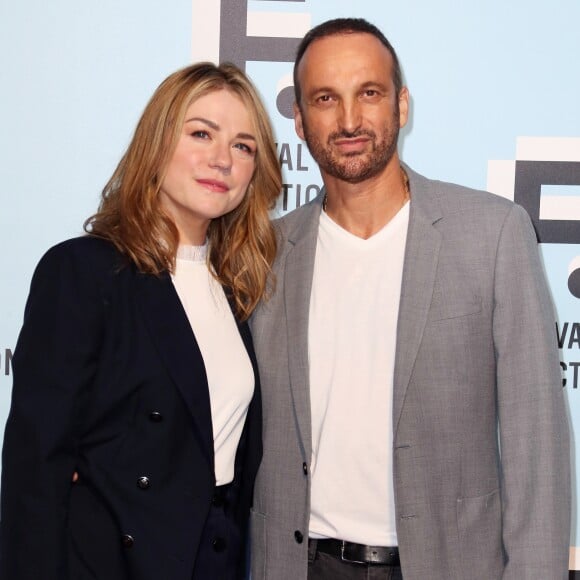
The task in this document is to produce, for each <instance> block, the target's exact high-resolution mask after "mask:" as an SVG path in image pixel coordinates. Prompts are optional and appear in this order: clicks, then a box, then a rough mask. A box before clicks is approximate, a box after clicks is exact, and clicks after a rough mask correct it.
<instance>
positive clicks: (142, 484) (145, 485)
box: [137, 476, 151, 489]
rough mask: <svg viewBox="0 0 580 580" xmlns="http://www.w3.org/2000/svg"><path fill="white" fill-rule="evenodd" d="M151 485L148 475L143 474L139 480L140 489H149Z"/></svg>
mask: <svg viewBox="0 0 580 580" xmlns="http://www.w3.org/2000/svg"><path fill="white" fill-rule="evenodd" d="M150 485H151V482H150V481H149V478H148V477H145V476H142V477H140V478H139V479H138V480H137V487H138V488H139V489H148V488H149V486H150Z"/></svg>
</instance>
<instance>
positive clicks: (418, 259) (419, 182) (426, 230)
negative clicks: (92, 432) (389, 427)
mask: <svg viewBox="0 0 580 580" xmlns="http://www.w3.org/2000/svg"><path fill="white" fill-rule="evenodd" d="M405 169H406V171H407V173H408V175H409V178H410V183H411V207H410V216H409V230H408V233H407V245H406V249H405V262H404V266H403V281H402V286H401V300H400V304H399V318H398V324H397V348H396V354H395V376H394V385H393V430H394V432H395V433H396V431H397V427H398V424H399V419H400V416H401V411H402V408H403V402H404V400H405V394H406V391H407V387H408V386H409V381H410V378H411V371H412V369H413V366H414V364H415V359H416V357H417V353H418V351H419V346H420V344H421V339H422V336H423V330H424V329H425V324H426V322H427V315H428V313H429V307H430V305H431V299H432V295H433V287H434V283H435V274H436V272H437V262H438V257H439V249H440V245H441V234H440V233H439V231H438V230H437V229H436V228H435V227H434V224H435V223H436V222H437V221H439V220H440V219H441V210H440V208H439V205H438V203H437V200H436V199H435V196H434V195H433V194H432V192H429V185H428V184H429V182H428V180H426V179H425V178H422V177H421V176H419V175H417V174H415V173H414V172H412V171H411V170H410V169H409V168H407V167H405Z"/></svg>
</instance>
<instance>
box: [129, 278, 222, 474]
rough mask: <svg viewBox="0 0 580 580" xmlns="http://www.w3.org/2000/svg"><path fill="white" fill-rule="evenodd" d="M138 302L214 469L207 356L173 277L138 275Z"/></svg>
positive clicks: (154, 341) (161, 357)
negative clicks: (198, 340)
mask: <svg viewBox="0 0 580 580" xmlns="http://www.w3.org/2000/svg"><path fill="white" fill-rule="evenodd" d="M135 295H136V299H137V301H138V303H139V306H140V307H141V312H142V314H143V318H144V320H145V322H146V325H147V327H148V329H149V333H150V335H151V340H152V341H153V343H154V344H155V346H156V347H157V350H158V352H159V357H160V359H161V360H162V362H163V363H164V366H165V368H166V369H167V372H168V373H169V375H170V377H171V378H172V379H173V382H174V383H175V385H176V387H177V389H178V390H179V392H180V393H181V396H182V397H183V399H184V401H185V404H186V405H187V408H188V409H189V411H190V413H191V415H192V418H193V423H194V432H195V434H196V436H197V437H198V438H199V442H200V445H201V448H202V449H203V450H204V451H205V453H206V457H207V460H208V463H209V465H210V467H211V469H212V472H213V470H214V448H213V430H212V423H211V407H210V401H209V388H208V383H207V375H206V372H205V366H204V363H203V357H202V355H201V351H200V350H199V346H198V344H197V341H196V339H195V335H194V334H193V331H192V329H191V326H190V324H189V321H188V319H187V315H186V313H185V310H184V309H183V306H182V304H181V301H180V300H179V296H178V295H177V292H176V290H175V288H174V286H173V283H172V282H171V278H170V276H169V274H167V273H163V274H162V275H160V276H159V277H156V276H152V275H147V274H137V291H136V293H135Z"/></svg>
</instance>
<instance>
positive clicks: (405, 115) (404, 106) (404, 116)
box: [399, 87, 409, 129]
mask: <svg viewBox="0 0 580 580" xmlns="http://www.w3.org/2000/svg"><path fill="white" fill-rule="evenodd" d="M408 119H409V89H408V88H407V87H403V88H402V89H401V90H400V92H399V127H400V128H401V129H402V128H403V127H404V126H405V125H406V124H407V120H408Z"/></svg>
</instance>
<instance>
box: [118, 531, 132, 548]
mask: <svg viewBox="0 0 580 580" xmlns="http://www.w3.org/2000/svg"><path fill="white" fill-rule="evenodd" d="M121 543H122V544H123V547H124V548H132V547H133V544H134V543H135V540H134V539H133V536H130V535H129V534H123V537H122V538H121Z"/></svg>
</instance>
